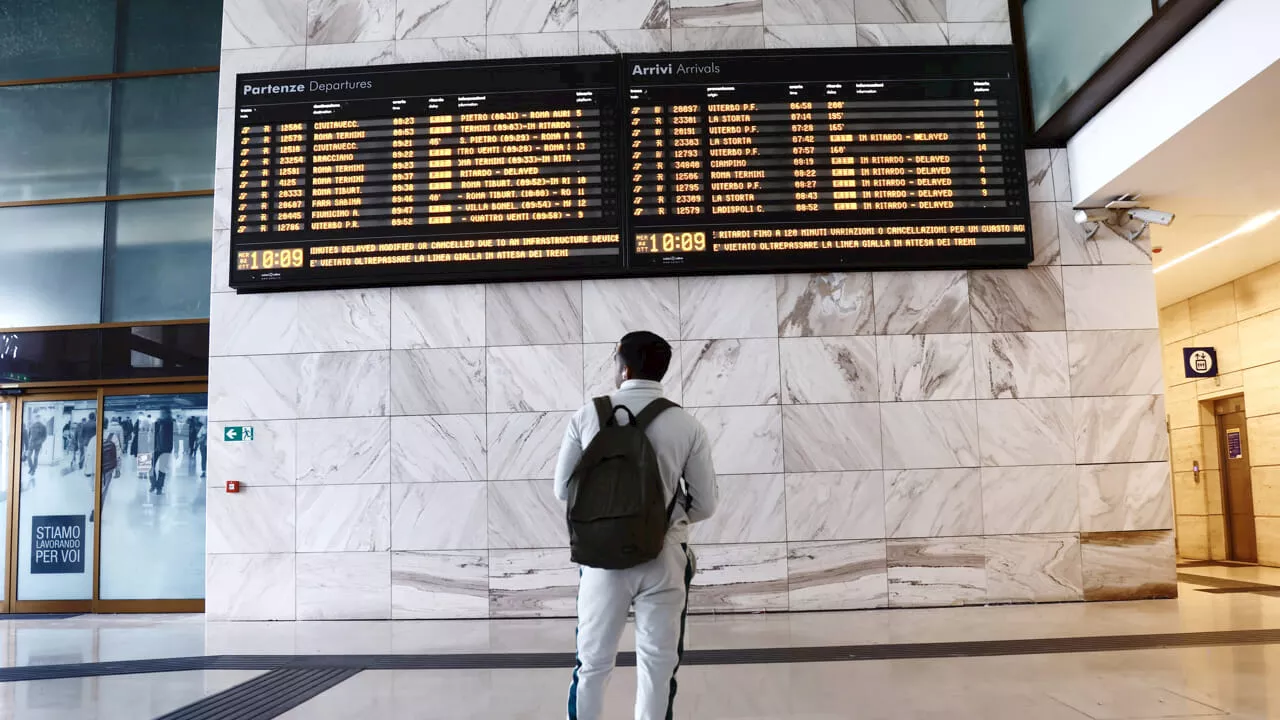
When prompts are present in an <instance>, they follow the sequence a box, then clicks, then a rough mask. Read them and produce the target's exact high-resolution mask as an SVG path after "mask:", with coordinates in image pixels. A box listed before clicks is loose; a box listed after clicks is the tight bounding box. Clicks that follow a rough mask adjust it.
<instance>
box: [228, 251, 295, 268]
mask: <svg viewBox="0 0 1280 720" xmlns="http://www.w3.org/2000/svg"><path fill="white" fill-rule="evenodd" d="M305 259H306V251H305V250H303V249H302V248H297V247H296V248H279V249H275V250H271V249H263V250H241V251H239V252H238V253H236V270H238V271H242V272H243V271H256V270H277V269H279V270H284V269H289V268H300V267H302V265H303V262H304V261H305Z"/></svg>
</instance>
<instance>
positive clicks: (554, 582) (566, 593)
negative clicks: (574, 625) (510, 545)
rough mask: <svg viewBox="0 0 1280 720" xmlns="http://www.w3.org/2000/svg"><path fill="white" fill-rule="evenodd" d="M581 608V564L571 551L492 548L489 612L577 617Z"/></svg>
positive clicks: (503, 615) (494, 614) (507, 615)
mask: <svg viewBox="0 0 1280 720" xmlns="http://www.w3.org/2000/svg"><path fill="white" fill-rule="evenodd" d="M577 611H578V566H577V565H575V564H573V562H572V561H570V560H569V551H568V550H562V549H556V550H492V551H490V552H489V616H490V617H493V618H515V617H566V618H567V617H574V616H575V615H576V614H577Z"/></svg>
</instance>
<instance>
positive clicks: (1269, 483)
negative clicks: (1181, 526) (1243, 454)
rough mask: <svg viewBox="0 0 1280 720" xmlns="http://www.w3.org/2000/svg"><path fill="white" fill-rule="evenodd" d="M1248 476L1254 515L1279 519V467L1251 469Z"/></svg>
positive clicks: (1279, 564) (1278, 564)
mask: <svg viewBox="0 0 1280 720" xmlns="http://www.w3.org/2000/svg"><path fill="white" fill-rule="evenodd" d="M1250 474H1251V475H1252V476H1253V509H1254V515H1256V516H1261V515H1269V516H1273V517H1280V467H1277V466H1270V467H1262V466H1259V467H1255V468H1252V470H1251V472H1250ZM1179 511H1181V506H1179ZM1277 566H1280V563H1277Z"/></svg>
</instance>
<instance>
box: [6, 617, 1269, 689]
mask: <svg viewBox="0 0 1280 720" xmlns="http://www.w3.org/2000/svg"><path fill="white" fill-rule="evenodd" d="M1273 644H1280V629H1271V630H1223V631H1215V632H1196V633H1164V634H1158V635H1102V636H1096V637H1066V638H1031V639H1026V640H968V641H960V642H941V643H900V644H881V645H837V646H823V647H779V648H741V649H739V648H728V649H714V650H687V651H685V654H684V659H683V661H682V662H683V664H685V665H751V664H761V663H809V662H848V661H855V660H909V659H933V658H950V657H995V656H1002V655H1044V654H1057V653H1092V652H1115V651H1119V650H1157V649H1164V648H1190V647H1213V646H1227V645H1273ZM573 662H574V656H573V653H568V652H556V653H459V654H448V655H210V656H206V657H193V658H167V659H157V660H123V661H115V662H104V663H78V664H74V665H34V666H25V667H17V668H4V669H0V682H16V681H30V680H52V679H57V678H74V677H96V676H101V675H126V674H137V673H157V672H174V671H180V670H273V671H274V670H299V671H304V670H305V671H310V670H320V669H342V670H525V669H538V668H569V667H573ZM635 662H636V658H635V653H630V652H625V653H619V654H618V664H619V665H622V666H634V665H635Z"/></svg>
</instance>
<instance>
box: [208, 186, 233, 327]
mask: <svg viewBox="0 0 1280 720" xmlns="http://www.w3.org/2000/svg"><path fill="white" fill-rule="evenodd" d="M218 202H222V201H221V200H220V199H217V198H215V199H214V203H215V204H216V203H218ZM211 242H212V244H213V259H212V260H211V261H210V264H209V292H210V293H211V294H212V295H216V294H225V293H229V292H231V284H230V282H231V275H230V273H231V231H230V230H227V229H218V230H214V231H213V236H212V238H211ZM209 300H210V304H211V305H212V303H213V298H212V297H210V299H209Z"/></svg>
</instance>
